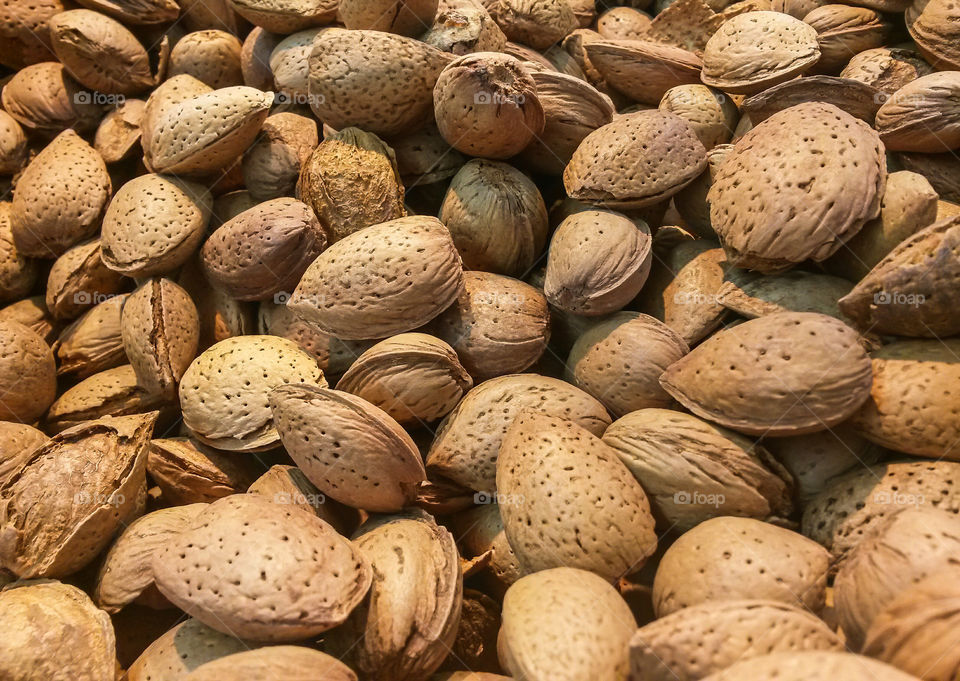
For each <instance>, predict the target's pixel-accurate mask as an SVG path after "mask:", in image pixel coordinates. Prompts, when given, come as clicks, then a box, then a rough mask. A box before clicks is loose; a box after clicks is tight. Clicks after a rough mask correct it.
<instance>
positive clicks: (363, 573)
mask: <svg viewBox="0 0 960 681" xmlns="http://www.w3.org/2000/svg"><path fill="white" fill-rule="evenodd" d="M251 546H255V547H257V550H256V553H255V555H252V554H251V553H250V551H249V549H250V547H251ZM237 551H243V552H246V553H245V556H246V557H245V558H244V559H243V560H235V559H236V556H237V555H238V554H237V553H236V552H237ZM152 565H153V574H154V579H155V580H156V583H157V587H158V588H159V589H160V592H161V593H162V594H163V595H164V596H166V597H167V598H168V599H170V601H171V602H172V603H174V604H175V605H177V606H178V607H179V608H181V609H182V610H184V611H185V612H187V613H188V614H190V615H191V616H193V617H196V618H197V619H199V620H200V621H201V622H203V623H204V624H207V625H208V626H210V627H212V628H214V629H216V630H218V631H223V632H224V633H229V634H232V635H234V636H237V637H240V638H247V639H251V640H257V641H267V642H284V641H298V640H303V639H305V638H310V637H314V636H317V635H318V634H321V633H323V632H324V631H327V630H328V629H331V628H333V627H335V626H337V625H339V624H341V623H342V622H343V621H344V620H345V619H346V618H347V616H348V615H349V614H350V612H351V611H352V610H353V609H354V608H355V607H356V606H357V605H358V604H359V603H360V601H361V600H362V599H363V598H364V596H365V595H366V593H367V591H368V589H369V588H370V582H371V579H372V571H371V569H370V565H369V564H368V563H367V561H366V559H364V558H363V556H362V554H361V553H360V551H359V550H358V549H357V547H356V546H354V545H353V544H351V542H350V541H348V540H347V539H344V538H343V537H341V536H340V535H338V534H337V533H336V531H335V530H334V529H333V528H332V527H331V526H330V525H328V524H327V523H325V522H323V521H322V520H320V519H319V518H318V517H317V516H316V515H314V514H313V513H310V512H309V511H305V510H303V509H299V508H295V507H292V506H281V505H278V504H274V503H273V502H272V501H270V500H269V499H265V498H264V497H262V496H260V495H257V494H234V495H232V496H229V497H226V498H224V499H220V500H219V501H215V502H214V503H212V504H210V505H209V506H208V507H207V508H205V509H204V510H203V511H201V512H200V513H199V514H198V515H197V516H196V518H195V519H194V521H193V523H192V524H191V525H190V527H188V528H187V529H185V530H183V531H182V532H180V533H179V534H177V535H176V536H174V537H173V538H172V539H171V540H170V541H169V542H167V543H166V545H165V546H164V547H163V548H162V549H161V550H160V551H158V552H156V553H154V556H153V563H152Z"/></svg>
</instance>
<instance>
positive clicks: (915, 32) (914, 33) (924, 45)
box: [905, 0, 960, 71]
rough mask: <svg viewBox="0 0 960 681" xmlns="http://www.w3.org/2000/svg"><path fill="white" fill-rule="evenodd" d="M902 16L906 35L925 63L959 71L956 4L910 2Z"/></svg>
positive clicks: (941, 0)
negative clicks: (908, 34) (907, 33)
mask: <svg viewBox="0 0 960 681" xmlns="http://www.w3.org/2000/svg"><path fill="white" fill-rule="evenodd" d="M905 18H906V22H907V30H908V31H910V37H911V38H913V40H914V42H915V43H916V44H917V49H919V50H920V54H922V55H923V56H924V58H925V59H926V60H927V61H928V62H930V63H931V64H932V65H933V66H935V67H936V68H938V69H941V70H953V71H956V70H960V27H958V25H957V19H958V18H960V6H958V5H957V4H956V3H954V2H950V0H930V2H926V3H917V4H915V5H912V6H911V7H910V8H908V10H907V13H906V17H905Z"/></svg>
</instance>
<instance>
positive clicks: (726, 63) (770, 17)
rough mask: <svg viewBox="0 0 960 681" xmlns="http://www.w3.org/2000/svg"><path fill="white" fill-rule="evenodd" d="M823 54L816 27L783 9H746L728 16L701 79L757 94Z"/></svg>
mask: <svg viewBox="0 0 960 681" xmlns="http://www.w3.org/2000/svg"><path fill="white" fill-rule="evenodd" d="M819 59H820V47H819V45H818V44H817V31H816V29H814V28H813V27H812V26H810V25H809V24H805V23H804V22H802V21H800V20H799V19H795V18H793V17H791V16H790V15H788V14H783V13H781V12H768V11H760V12H746V13H744V14H740V15H739V16H736V17H733V18H732V19H730V20H729V21H727V22H725V23H724V24H723V25H722V26H721V27H720V29H719V30H718V31H717V32H716V33H714V34H713V36H712V37H711V38H710V40H709V41H707V45H706V47H705V48H704V51H703V75H702V78H703V82H704V83H706V84H707V85H711V86H713V87H716V88H719V89H721V90H724V91H725V92H733V93H737V94H755V93H757V92H760V91H761V90H764V89H766V88H768V87H770V86H771V85H776V84H777V83H782V82H783V81H786V80H789V79H791V78H793V77H794V76H796V75H798V74H801V73H803V72H804V71H806V70H808V69H809V68H810V67H812V66H813V65H814V64H816V63H817V61H818V60H819Z"/></svg>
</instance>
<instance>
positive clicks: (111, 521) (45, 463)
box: [0, 412, 157, 579]
mask: <svg viewBox="0 0 960 681" xmlns="http://www.w3.org/2000/svg"><path fill="white" fill-rule="evenodd" d="M156 419H157V413H156V412H152V413H150V414H143V415H137V416H126V417H120V418H105V419H100V420H97V421H90V422H87V423H86V424H84V425H80V426H77V427H76V428H72V429H70V430H67V431H64V432H62V433H60V434H59V435H56V436H54V437H53V438H51V439H50V440H49V441H48V442H47V443H46V444H44V445H42V446H40V447H39V448H37V449H36V450H34V451H33V452H32V453H31V454H30V456H29V457H26V458H25V459H24V460H23V461H22V462H21V465H20V467H19V469H18V470H17V471H16V472H14V473H12V474H11V475H10V477H9V478H8V479H7V480H6V481H5V482H4V483H3V485H2V486H0V525H2V528H3V529H2V530H0V564H2V565H3V567H4V568H5V569H7V570H10V571H11V572H13V573H14V574H16V575H17V576H18V577H20V578H21V579H26V578H30V577H63V576H67V575H70V574H72V573H74V572H76V571H77V570H79V569H81V568H83V567H84V566H86V565H87V564H88V563H90V561H92V560H93V559H94V558H95V557H96V556H97V554H98V553H100V551H101V550H103V549H104V548H106V546H107V544H108V543H109V542H110V539H111V538H112V537H113V534H114V533H115V532H116V531H117V530H118V529H120V527H122V526H123V525H124V524H126V523H127V522H129V521H130V520H132V519H133V517H134V516H135V515H136V514H137V513H138V509H137V494H138V492H139V491H140V488H141V487H142V486H143V485H144V484H145V474H146V446H147V442H148V441H149V439H150V434H151V432H152V430H153V426H154V423H155V422H156ZM53 517H55V518H57V519H58V522H57V523H55V524H51V523H50V522H49V521H48V518H53Z"/></svg>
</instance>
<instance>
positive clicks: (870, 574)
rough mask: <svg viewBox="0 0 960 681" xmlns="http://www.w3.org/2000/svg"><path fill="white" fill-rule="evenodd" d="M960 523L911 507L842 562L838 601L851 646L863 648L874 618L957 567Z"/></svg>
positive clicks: (939, 512)
mask: <svg viewBox="0 0 960 681" xmlns="http://www.w3.org/2000/svg"><path fill="white" fill-rule="evenodd" d="M958 553H960V519H958V518H957V517H956V516H955V515H954V514H952V513H949V512H946V511H943V510H938V509H932V508H920V507H917V508H907V509H902V510H900V511H899V512H898V513H895V514H894V515H892V516H890V517H889V518H886V519H885V520H883V521H882V523H879V524H877V526H876V527H875V529H874V530H873V531H872V532H871V533H870V534H869V535H868V536H866V537H864V539H863V541H862V542H860V543H859V544H858V545H857V546H856V547H855V548H854V549H853V550H852V551H851V552H850V553H849V554H848V556H847V559H846V560H845V561H844V562H843V563H841V565H840V570H839V571H838V572H837V577H836V579H835V580H834V587H833V588H834V600H835V604H836V606H835V607H836V609H837V615H838V616H839V620H840V626H841V628H842V629H843V632H844V634H845V635H846V639H847V641H848V643H849V644H850V645H851V646H852V647H853V648H854V649H860V647H861V646H862V645H863V640H864V638H865V637H866V635H867V631H868V630H869V628H870V625H871V624H872V623H873V619H874V618H875V617H876V616H877V615H878V614H879V613H880V612H882V611H883V610H884V608H886V607H887V605H889V604H890V603H891V602H892V601H893V600H894V599H895V598H896V597H897V596H899V595H900V594H901V593H903V591H904V590H905V589H907V588H909V587H910V586H911V585H913V584H916V583H917V582H919V581H921V580H922V579H924V578H926V577H929V576H930V575H932V574H934V573H936V572H939V571H940V570H943V569H945V568H947V567H951V566H953V567H955V566H956V565H957V563H958V561H957V555H958Z"/></svg>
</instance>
